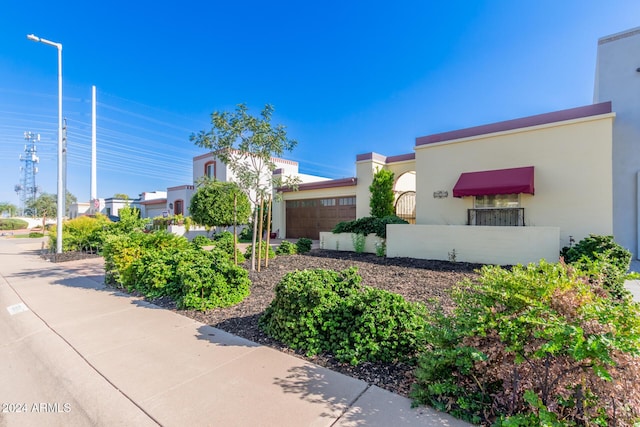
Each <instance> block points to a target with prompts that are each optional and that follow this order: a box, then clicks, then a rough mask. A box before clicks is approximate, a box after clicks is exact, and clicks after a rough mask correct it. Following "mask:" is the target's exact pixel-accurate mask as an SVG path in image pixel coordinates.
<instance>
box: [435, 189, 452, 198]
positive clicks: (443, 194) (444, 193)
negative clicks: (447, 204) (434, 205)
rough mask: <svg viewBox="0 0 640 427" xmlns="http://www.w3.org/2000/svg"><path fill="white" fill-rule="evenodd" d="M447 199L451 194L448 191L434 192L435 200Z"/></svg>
mask: <svg viewBox="0 0 640 427" xmlns="http://www.w3.org/2000/svg"><path fill="white" fill-rule="evenodd" d="M446 197H449V192H448V191H444V190H438V191H434V192H433V198H434V199H444V198H446Z"/></svg>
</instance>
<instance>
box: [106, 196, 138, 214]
mask: <svg viewBox="0 0 640 427" xmlns="http://www.w3.org/2000/svg"><path fill="white" fill-rule="evenodd" d="M136 202H137V200H136V199H120V198H116V197H109V198H106V199H104V204H103V203H102V200H101V201H100V205H101V206H100V207H101V209H100V213H102V214H104V215H106V216H108V217H117V216H120V215H119V212H120V209H122V208H124V207H128V206H129V207H136V206H135V204H136ZM103 206H104V207H103Z"/></svg>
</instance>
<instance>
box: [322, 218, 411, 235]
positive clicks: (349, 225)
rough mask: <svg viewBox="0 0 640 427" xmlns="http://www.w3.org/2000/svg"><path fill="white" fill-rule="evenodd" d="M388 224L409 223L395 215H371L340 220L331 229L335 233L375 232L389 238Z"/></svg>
mask: <svg viewBox="0 0 640 427" xmlns="http://www.w3.org/2000/svg"><path fill="white" fill-rule="evenodd" d="M387 224H408V222H407V221H405V220H404V219H402V218H399V217H397V216H395V215H390V216H385V217H383V218H375V217H371V216H367V217H363V218H358V219H356V220H353V221H346V222H340V223H338V224H336V226H335V227H334V228H333V230H331V231H332V232H333V233H335V234H338V233H355V234H363V235H365V236H366V235H368V234H375V235H376V236H378V237H380V238H382V239H386V238H387Z"/></svg>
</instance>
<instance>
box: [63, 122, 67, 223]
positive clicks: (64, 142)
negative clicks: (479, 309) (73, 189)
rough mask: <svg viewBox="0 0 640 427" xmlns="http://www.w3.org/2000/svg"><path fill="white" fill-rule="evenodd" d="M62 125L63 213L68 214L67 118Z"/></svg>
mask: <svg viewBox="0 0 640 427" xmlns="http://www.w3.org/2000/svg"><path fill="white" fill-rule="evenodd" d="M63 123H64V125H63V126H62V215H63V216H64V215H66V214H67V119H66V117H65V119H64V120H63Z"/></svg>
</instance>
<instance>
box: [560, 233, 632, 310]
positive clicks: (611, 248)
mask: <svg viewBox="0 0 640 427" xmlns="http://www.w3.org/2000/svg"><path fill="white" fill-rule="evenodd" d="M561 255H562V257H563V258H564V261H565V262H566V263H568V264H572V265H574V266H575V267H577V268H579V269H580V270H582V271H583V272H585V273H586V274H587V276H589V277H590V278H591V280H594V281H597V282H599V283H600V284H601V285H602V286H603V287H604V288H605V289H607V290H608V291H609V292H610V294H611V296H612V297H613V298H616V299H621V298H626V297H629V292H628V291H627V290H626V289H625V287H624V282H625V280H626V279H627V277H628V275H627V271H629V267H630V266H631V257H632V255H631V252H629V251H628V250H627V249H625V248H624V247H622V246H620V245H619V244H617V243H616V242H615V241H614V240H613V236H600V235H596V234H590V235H589V237H585V238H584V239H582V240H580V241H579V242H578V243H577V244H576V245H575V246H573V247H571V248H568V247H564V248H562V251H561Z"/></svg>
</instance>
